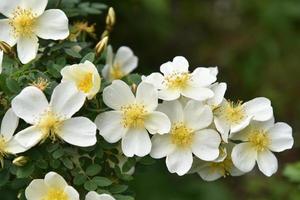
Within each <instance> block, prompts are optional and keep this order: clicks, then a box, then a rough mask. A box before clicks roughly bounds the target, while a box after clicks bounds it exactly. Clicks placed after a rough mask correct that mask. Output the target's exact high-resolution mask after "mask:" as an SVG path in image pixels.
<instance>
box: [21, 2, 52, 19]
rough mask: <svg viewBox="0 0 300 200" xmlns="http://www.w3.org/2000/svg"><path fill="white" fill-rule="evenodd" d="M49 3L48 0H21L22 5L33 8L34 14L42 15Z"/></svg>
mask: <svg viewBox="0 0 300 200" xmlns="http://www.w3.org/2000/svg"><path fill="white" fill-rule="evenodd" d="M47 4H48V0H21V7H22V8H25V9H31V10H32V12H33V13H34V14H36V15H37V16H40V15H41V14H42V13H43V12H44V11H45V8H46V6H47Z"/></svg>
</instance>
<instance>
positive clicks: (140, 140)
mask: <svg viewBox="0 0 300 200" xmlns="http://www.w3.org/2000/svg"><path fill="white" fill-rule="evenodd" d="M157 96H158V94H157V91H156V90H155V88H154V87H153V86H152V85H151V84H148V83H141V84H139V85H138V87H137V90H136V95H134V94H133V92H132V91H131V89H130V87H129V86H128V85H127V84H126V83H125V82H123V81H121V80H115V81H113V82H112V84H111V85H110V86H108V87H106V88H105V89H104V91H103V101H104V103H105V104H106V105H107V106H108V107H110V108H112V109H114V110H113V111H108V112H104V113H101V114H99V115H98V116H97V118H96V120H95V123H96V125H97V127H98V129H99V131H100V135H102V136H103V137H104V139H105V140H106V141H108V142H110V143H115V142H117V141H119V140H120V139H121V140H122V145H121V147H122V151H123V153H124V154H125V155H126V156H127V157H132V156H134V155H137V156H140V157H142V156H145V155H147V154H149V153H150V150H151V140H150V137H149V135H148V132H149V133H151V134H156V133H158V134H165V133H168V132H169V131H170V128H171V123H170V120H169V119H168V117H167V115H165V114H164V113H162V112H158V111H155V110H156V108H157V106H158V97H157ZM147 131H148V132H147Z"/></svg>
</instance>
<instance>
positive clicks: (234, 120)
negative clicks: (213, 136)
mask: <svg viewBox="0 0 300 200" xmlns="http://www.w3.org/2000/svg"><path fill="white" fill-rule="evenodd" d="M220 109H221V112H222V115H223V117H224V118H225V120H226V121H228V122H230V123H231V124H238V123H240V122H241V121H242V120H243V119H244V118H245V117H246V114H245V110H244V108H243V106H242V102H241V101H238V102H237V103H234V102H230V101H229V102H228V103H226V105H225V106H224V107H220Z"/></svg>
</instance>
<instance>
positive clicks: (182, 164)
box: [150, 100, 221, 176]
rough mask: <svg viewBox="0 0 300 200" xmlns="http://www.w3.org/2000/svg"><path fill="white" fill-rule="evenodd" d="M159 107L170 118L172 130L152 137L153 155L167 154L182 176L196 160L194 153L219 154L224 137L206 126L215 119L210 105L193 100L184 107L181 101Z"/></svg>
mask: <svg viewBox="0 0 300 200" xmlns="http://www.w3.org/2000/svg"><path fill="white" fill-rule="evenodd" d="M158 110H160V111H162V112H164V113H166V114H167V115H168V117H169V118H170V120H171V123H172V128H171V131H170V133H169V134H165V135H154V136H153V137H152V145H153V146H152V150H151V153H150V155H151V156H152V157H153V158H163V157H165V156H166V157H167V158H166V165H167V167H168V169H169V171H170V172H171V173H177V174H178V175H180V176H182V175H184V174H186V173H187V172H188V171H189V170H190V168H191V167H192V163H193V154H194V155H195V156H196V157H198V158H200V159H202V160H206V161H211V160H214V159H216V158H217V157H218V156H219V145H220V143H221V138H220V136H219V134H218V133H217V132H216V131H215V130H213V129H206V128H207V127H208V126H209V125H210V124H211V123H212V120H213V115H212V111H211V109H210V107H209V106H207V105H203V104H202V103H201V102H198V101H194V100H190V101H189V102H188V103H187V104H186V105H185V107H183V106H182V104H181V103H180V102H179V101H177V100H176V101H169V102H166V101H165V102H164V103H163V104H161V105H159V107H158Z"/></svg>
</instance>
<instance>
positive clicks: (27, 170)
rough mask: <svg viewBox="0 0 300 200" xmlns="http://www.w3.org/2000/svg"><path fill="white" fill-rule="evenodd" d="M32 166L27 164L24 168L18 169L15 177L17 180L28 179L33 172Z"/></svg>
mask: <svg viewBox="0 0 300 200" xmlns="http://www.w3.org/2000/svg"><path fill="white" fill-rule="evenodd" d="M34 168H35V167H34V164H33V163H28V164H27V165H26V166H24V167H20V168H19V169H18V171H17V177H18V178H28V177H29V176H30V175H31V174H32V173H33V171H34Z"/></svg>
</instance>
